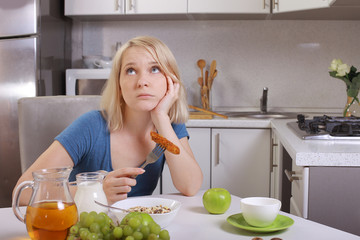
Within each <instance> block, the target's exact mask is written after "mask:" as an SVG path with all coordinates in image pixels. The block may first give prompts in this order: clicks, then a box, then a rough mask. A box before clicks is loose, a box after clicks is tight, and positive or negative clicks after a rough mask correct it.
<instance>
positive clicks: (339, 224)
mask: <svg viewBox="0 0 360 240" xmlns="http://www.w3.org/2000/svg"><path fill="white" fill-rule="evenodd" d="M283 162H284V163H285V164H283V165H284V166H285V165H286V162H287V163H290V164H291V167H290V168H288V167H284V175H285V176H286V177H285V178H284V182H283V186H285V185H286V182H288V183H290V186H291V187H290V189H288V190H290V192H291V194H290V196H289V197H290V201H289V202H290V204H289V205H290V206H289V209H288V210H289V211H286V209H282V210H283V211H284V210H285V211H286V212H289V213H291V214H294V215H296V216H299V217H303V218H307V219H309V220H312V221H315V222H319V223H322V224H325V225H328V226H330V227H334V228H337V229H340V230H343V231H346V232H350V233H353V234H356V235H360V229H359V227H358V223H359V221H360V214H359V212H358V211H354V209H358V202H359V201H360V191H359V188H358V182H359V181H360V167H324V166H321V167H320V166H319V167H313V166H310V167H308V166H297V165H296V164H295V161H293V160H292V159H291V157H290V155H288V153H287V152H286V150H285V149H284V153H283ZM287 166H289V165H287ZM286 198H287V197H285V195H283V198H282V203H284V204H285V205H286V204H287V203H286V202H287V201H288V199H286ZM339 219H341V220H340V221H339Z"/></svg>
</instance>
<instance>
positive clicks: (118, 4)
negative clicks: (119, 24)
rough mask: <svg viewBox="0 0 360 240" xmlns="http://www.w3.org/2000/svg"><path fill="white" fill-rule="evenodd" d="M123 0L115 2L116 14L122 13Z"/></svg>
mask: <svg viewBox="0 0 360 240" xmlns="http://www.w3.org/2000/svg"><path fill="white" fill-rule="evenodd" d="M122 3H123V0H115V11H116V12H120V13H122V9H123V6H122V5H123V4H122Z"/></svg>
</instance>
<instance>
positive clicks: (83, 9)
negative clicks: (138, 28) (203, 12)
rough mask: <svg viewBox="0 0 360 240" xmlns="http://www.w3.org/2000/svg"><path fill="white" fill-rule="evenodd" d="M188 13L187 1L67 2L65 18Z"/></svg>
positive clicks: (79, 0) (84, 0) (66, 0)
mask: <svg viewBox="0 0 360 240" xmlns="http://www.w3.org/2000/svg"><path fill="white" fill-rule="evenodd" d="M186 12H187V0H151V1H148V0H102V1H99V0H65V16H81V15H128V14H129V15H131V14H176V13H183V14H185V13H186Z"/></svg>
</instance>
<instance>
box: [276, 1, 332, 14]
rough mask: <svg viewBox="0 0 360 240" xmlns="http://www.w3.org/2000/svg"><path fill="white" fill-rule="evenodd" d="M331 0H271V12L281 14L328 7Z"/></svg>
mask: <svg viewBox="0 0 360 240" xmlns="http://www.w3.org/2000/svg"><path fill="white" fill-rule="evenodd" d="M332 2H333V0H301V1H299V0H273V3H272V5H273V6H272V8H273V9H272V12H273V13H282V12H291V11H300V10H308V9H316V8H326V7H330V4H331V3H332Z"/></svg>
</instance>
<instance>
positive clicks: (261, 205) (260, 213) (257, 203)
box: [240, 197, 281, 227]
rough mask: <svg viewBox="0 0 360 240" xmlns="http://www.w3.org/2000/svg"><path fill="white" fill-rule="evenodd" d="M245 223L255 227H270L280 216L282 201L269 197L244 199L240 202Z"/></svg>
mask: <svg viewBox="0 0 360 240" xmlns="http://www.w3.org/2000/svg"><path fill="white" fill-rule="evenodd" d="M240 207H241V211H242V214H243V217H244V219H245V221H246V222H247V223H248V224H249V225H251V226H254V227H267V226H270V225H271V224H272V223H273V222H274V220H275V218H276V216H277V215H278V214H279V211H280V207H281V201H279V200H278V199H275V198H267V197H249V198H243V199H241V202H240Z"/></svg>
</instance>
